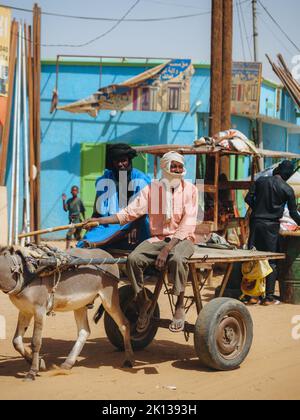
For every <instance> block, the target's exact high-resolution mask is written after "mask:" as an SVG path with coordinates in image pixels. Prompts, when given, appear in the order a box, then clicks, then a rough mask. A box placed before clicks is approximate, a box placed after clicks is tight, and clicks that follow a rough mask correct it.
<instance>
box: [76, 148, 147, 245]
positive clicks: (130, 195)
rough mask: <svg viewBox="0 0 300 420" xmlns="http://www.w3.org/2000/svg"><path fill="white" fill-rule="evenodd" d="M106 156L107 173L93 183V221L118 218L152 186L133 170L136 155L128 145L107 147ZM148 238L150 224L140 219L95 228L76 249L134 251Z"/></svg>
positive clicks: (137, 171)
mask: <svg viewBox="0 0 300 420" xmlns="http://www.w3.org/2000/svg"><path fill="white" fill-rule="evenodd" d="M106 156H107V157H106V170H105V172H104V174H103V176H101V177H100V178H98V179H97V181H96V197H95V203H94V211H93V216H92V217H93V218H100V217H108V216H112V215H115V214H117V213H118V212H119V211H120V210H122V209H123V208H126V207H127V206H128V204H129V203H130V201H131V200H133V199H134V198H135V196H136V195H137V194H138V193H139V192H140V191H141V190H142V189H143V188H145V187H146V186H147V185H149V184H150V183H151V180H150V178H149V177H148V176H147V175H145V174H144V173H143V172H141V171H139V170H137V169H134V168H133V164H132V161H133V159H134V158H135V157H136V156H137V152H136V151H135V150H134V149H133V148H132V147H130V146H129V145H128V144H123V143H120V144H112V145H108V146H107V155H106ZM149 237H150V229H149V220H148V217H143V218H141V219H139V220H138V221H137V222H134V223H130V224H128V225H126V226H122V227H121V226H120V225H106V226H99V227H97V228H94V229H92V230H91V231H89V232H88V233H87V234H86V235H85V237H84V239H83V241H81V242H79V244H78V245H77V246H78V247H80V248H84V247H93V248H100V247H101V248H116V249H126V250H133V249H134V248H135V247H136V246H137V245H139V244H140V243H141V242H143V241H144V240H146V239H148V238H149Z"/></svg>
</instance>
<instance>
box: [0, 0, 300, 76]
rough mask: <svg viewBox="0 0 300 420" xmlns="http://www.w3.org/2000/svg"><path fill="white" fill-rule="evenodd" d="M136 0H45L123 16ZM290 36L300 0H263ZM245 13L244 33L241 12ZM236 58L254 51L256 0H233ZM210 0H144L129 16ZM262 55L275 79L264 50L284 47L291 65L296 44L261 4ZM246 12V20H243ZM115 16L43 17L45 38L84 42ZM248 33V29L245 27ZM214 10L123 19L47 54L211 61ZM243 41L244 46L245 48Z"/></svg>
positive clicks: (48, 8)
mask: <svg viewBox="0 0 300 420" xmlns="http://www.w3.org/2000/svg"><path fill="white" fill-rule="evenodd" d="M135 1H136V0H84V1H82V0H51V1H49V0H48V1H47V0H40V1H39V5H40V6H41V8H42V11H45V12H56V13H64V14H71V15H79V16H95V17H96V16H99V17H112V18H120V17H122V16H123V15H124V14H125V13H126V11H127V10H128V9H129V8H130V7H131V6H132V5H133V4H134V3H135ZM261 2H262V3H263V4H264V5H265V7H266V8H267V9H268V10H269V11H270V12H271V14H272V15H273V16H274V18H275V19H276V20H277V21H278V22H279V24H280V25H281V26H282V28H283V29H284V30H285V31H286V32H287V33H288V35H289V36H290V38H291V39H292V40H293V41H294V43H295V44H296V45H298V47H299V48H300V31H299V17H300V2H299V0H284V1H281V0H261ZM3 3H6V4H9V5H11V6H16V7H22V8H29V9H31V8H32V6H33V1H32V0H10V1H9V0H8V1H5V0H4V1H3ZM238 3H241V6H240V7H241V9H240V16H241V26H242V32H243V35H241V30H240V24H239V19H238V13H237V10H238V8H237V4H238ZM234 4H235V9H234V15H235V17H234V60H244V59H246V60H250V59H251V56H250V51H249V46H248V43H249V44H250V48H251V54H252V53H253V42H252V14H251V10H252V8H251V0H248V1H244V0H234ZM210 7H211V1H210V0H141V1H140V3H139V4H138V5H137V6H136V8H134V10H132V12H131V13H130V15H128V17H127V18H152V17H153V18H156V17H159V18H160V17H167V16H178V15H185V14H193V13H202V12H203V13H204V12H208V11H209V10H210ZM258 10H259V17H258V26H259V59H260V61H263V63H264V69H263V73H264V76H265V77H267V78H270V79H271V80H276V76H275V75H274V73H273V72H272V69H271V68H270V66H269V64H268V63H267V62H266V60H265V53H268V54H270V55H271V56H272V57H275V56H276V54H277V53H279V52H281V53H282V54H283V55H284V56H285V57H286V60H287V61H288V64H289V65H291V60H292V57H293V56H294V55H300V52H297V50H296V48H295V47H294V46H293V45H291V43H289V41H288V40H287V39H286V38H285V37H284V36H283V35H282V34H281V33H280V31H279V29H278V28H276V26H275V25H274V23H273V22H272V21H271V20H270V18H269V17H268V16H267V15H266V13H265V12H264V11H263V9H262V8H261V7H260V6H259V9H258ZM13 15H14V16H15V17H16V18H18V19H25V20H26V21H27V22H28V23H29V22H31V15H30V14H28V13H24V12H16V11H14V12H13ZM243 16H244V22H245V26H244V23H243ZM112 25H113V23H112V22H95V21H78V20H69V19H64V18H58V17H49V16H43V17H42V42H43V43H44V44H80V43H84V42H87V41H89V40H91V39H93V38H95V37H97V36H98V35H101V34H102V33H104V32H105V31H107V30H108V29H110V28H111V27H112ZM244 28H246V32H247V36H246V34H245V29H244ZM210 31H211V23H210V15H209V14H204V15H202V16H198V17H192V18H189V19H184V20H174V21H171V22H151V23H145V22H143V23H141V22H137V23H129V22H123V23H121V24H120V25H119V26H118V27H117V28H116V29H115V30H114V31H113V32H111V33H110V34H108V35H107V36H105V37H104V38H102V39H100V40H98V41H96V42H94V43H92V44H91V45H89V46H86V47H82V48H68V47H44V48H43V49H42V56H43V58H55V57H56V55H57V54H86V55H89V54H91V55H113V56H146V57H148V56H149V57H178V58H181V57H186V58H192V59H193V60H196V61H199V62H209V61H210ZM243 44H244V48H243Z"/></svg>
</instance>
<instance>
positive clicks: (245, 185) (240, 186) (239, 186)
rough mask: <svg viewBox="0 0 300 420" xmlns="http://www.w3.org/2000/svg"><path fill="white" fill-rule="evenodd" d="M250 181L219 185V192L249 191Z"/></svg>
mask: <svg viewBox="0 0 300 420" xmlns="http://www.w3.org/2000/svg"><path fill="white" fill-rule="evenodd" d="M251 185H252V181H228V182H222V183H221V184H220V185H219V189H220V190H249V189H250V187H251Z"/></svg>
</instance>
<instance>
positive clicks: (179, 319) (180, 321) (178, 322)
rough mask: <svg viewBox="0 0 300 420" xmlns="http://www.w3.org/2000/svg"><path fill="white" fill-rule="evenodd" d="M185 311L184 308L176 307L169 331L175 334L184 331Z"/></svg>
mask: <svg viewBox="0 0 300 420" xmlns="http://www.w3.org/2000/svg"><path fill="white" fill-rule="evenodd" d="M184 324H185V309H184V307H183V306H178V307H176V310H175V314H174V317H173V321H172V322H171V324H170V325H169V330H170V331H171V332H173V333H178V332H181V331H184Z"/></svg>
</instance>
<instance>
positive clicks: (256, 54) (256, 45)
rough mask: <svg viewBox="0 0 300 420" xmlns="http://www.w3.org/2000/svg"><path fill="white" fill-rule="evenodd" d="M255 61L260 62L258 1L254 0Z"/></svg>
mask: <svg viewBox="0 0 300 420" xmlns="http://www.w3.org/2000/svg"><path fill="white" fill-rule="evenodd" d="M252 15H253V47H254V61H255V62H257V61H258V27H257V0H252Z"/></svg>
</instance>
